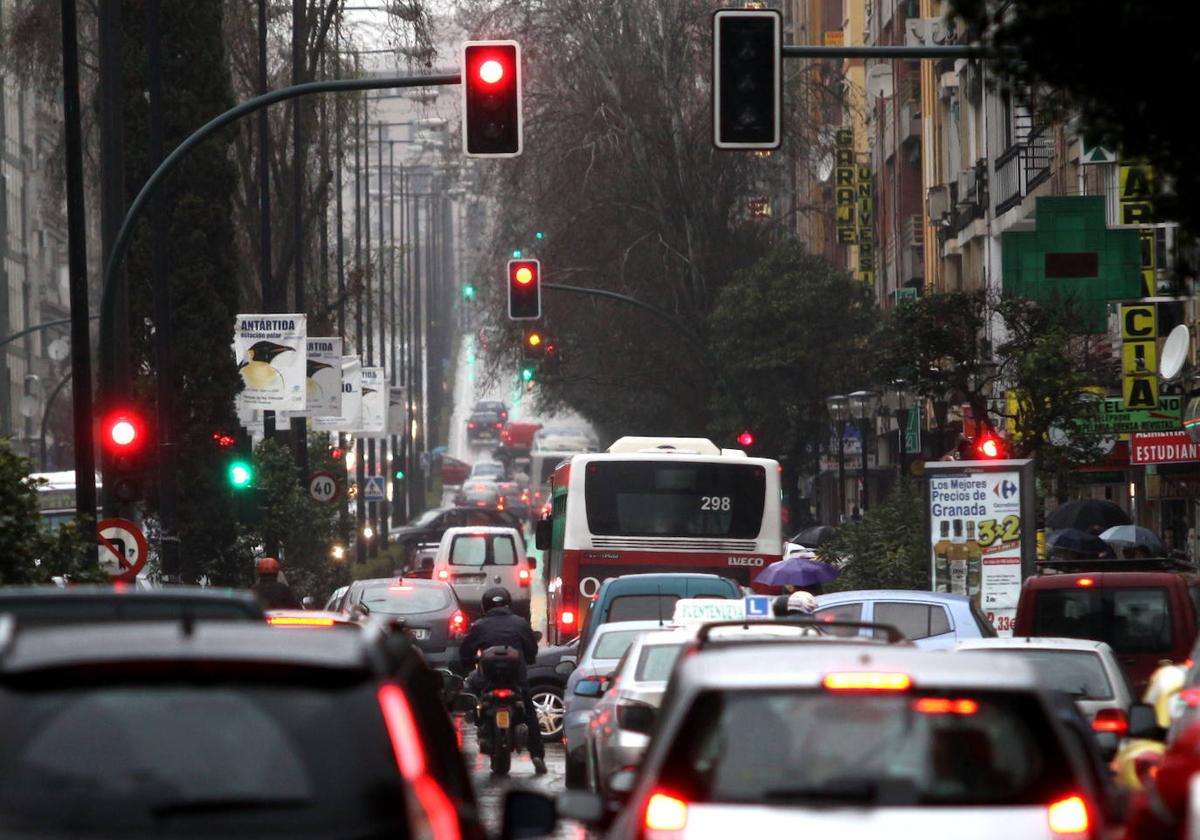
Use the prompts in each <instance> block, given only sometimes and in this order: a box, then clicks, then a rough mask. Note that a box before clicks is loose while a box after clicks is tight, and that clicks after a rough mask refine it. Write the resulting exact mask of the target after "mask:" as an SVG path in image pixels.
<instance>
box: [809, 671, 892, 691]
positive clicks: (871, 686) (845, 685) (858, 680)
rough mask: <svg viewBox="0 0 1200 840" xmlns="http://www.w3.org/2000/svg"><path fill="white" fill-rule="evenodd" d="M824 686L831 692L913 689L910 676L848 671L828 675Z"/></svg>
mask: <svg viewBox="0 0 1200 840" xmlns="http://www.w3.org/2000/svg"><path fill="white" fill-rule="evenodd" d="M824 685H825V687H826V688H827V689H829V690H830V691H907V690H908V689H910V688H912V678H911V677H909V676H908V674H896V673H885V672H879V671H846V672H835V673H832V674H826V675H825V680H824Z"/></svg>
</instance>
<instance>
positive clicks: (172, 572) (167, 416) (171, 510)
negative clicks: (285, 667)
mask: <svg viewBox="0 0 1200 840" xmlns="http://www.w3.org/2000/svg"><path fill="white" fill-rule="evenodd" d="M161 5H162V0H149V2H148V3H147V4H146V42H147V59H148V63H149V68H148V69H149V75H150V85H149V88H150V90H149V92H150V160H152V161H154V162H155V163H158V162H160V161H161V160H162V158H163V90H162V31H161V27H160V21H161V16H160V12H161ZM153 216H154V224H153V236H152V238H151V247H152V258H153V268H154V272H153V273H154V355H155V360H154V361H155V366H156V367H157V370H156V371H155V386H154V393H155V403H156V406H155V408H156V410H157V421H158V430H157V431H158V434H157V438H158V523H159V529H158V550H159V558H160V562H161V564H162V574H163V578H164V580H168V581H179V580H180V576H181V574H182V573H183V568H182V565H181V557H180V551H179V548H180V546H179V538H178V536H176V533H175V528H176V517H177V512H178V505H179V484H178V482H179V466H178V458H177V450H176V444H175V407H174V401H173V396H174V392H175V387H174V386H175V375H174V369H175V367H174V359H173V357H172V353H171V282H170V278H169V277H168V275H167V223H166V213H165V211H164V208H163V206H162V201H161V200H160V199H155V201H154V214H153ZM188 577H189V581H190V577H191V576H190V575H189V576H188Z"/></svg>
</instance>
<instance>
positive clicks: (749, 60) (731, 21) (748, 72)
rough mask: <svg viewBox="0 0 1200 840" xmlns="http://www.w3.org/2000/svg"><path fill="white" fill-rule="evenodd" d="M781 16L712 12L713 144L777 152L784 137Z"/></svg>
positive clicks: (752, 11) (764, 12) (740, 11)
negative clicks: (774, 150)
mask: <svg viewBox="0 0 1200 840" xmlns="http://www.w3.org/2000/svg"><path fill="white" fill-rule="evenodd" d="M782 69H783V18H782V16H781V15H780V13H779V12H778V11H777V10H775V9H720V10H718V11H717V12H716V13H714V14H713V143H714V144H715V145H716V146H717V148H719V149H777V148H779V144H780V141H781V139H782V136H783V131H782V113H783V75H782Z"/></svg>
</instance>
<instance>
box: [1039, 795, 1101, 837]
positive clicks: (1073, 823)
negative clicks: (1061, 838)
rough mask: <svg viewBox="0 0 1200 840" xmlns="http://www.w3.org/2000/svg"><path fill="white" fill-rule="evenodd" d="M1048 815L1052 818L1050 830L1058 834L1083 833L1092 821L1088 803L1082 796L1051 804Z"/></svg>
mask: <svg viewBox="0 0 1200 840" xmlns="http://www.w3.org/2000/svg"><path fill="white" fill-rule="evenodd" d="M1046 816H1047V818H1048V819H1049V820H1050V830H1051V831H1053V832H1055V833H1057V834H1083V833H1084V832H1085V831H1087V830H1088V826H1089V824H1090V822H1091V821H1090V820H1089V819H1088V810H1087V803H1085V802H1084V801H1083V797H1081V796H1068V797H1067V798H1066V799H1060V800H1058V801H1057V802H1055V803H1054V804H1052V805H1051V806H1050V808H1049V811H1048V812H1047V814H1046Z"/></svg>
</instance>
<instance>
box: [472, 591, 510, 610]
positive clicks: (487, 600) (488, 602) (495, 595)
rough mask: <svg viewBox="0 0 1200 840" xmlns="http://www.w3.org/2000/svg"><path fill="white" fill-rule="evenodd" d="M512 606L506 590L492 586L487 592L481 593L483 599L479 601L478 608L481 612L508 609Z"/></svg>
mask: <svg viewBox="0 0 1200 840" xmlns="http://www.w3.org/2000/svg"><path fill="white" fill-rule="evenodd" d="M511 605H512V596H511V595H509V594H508V590H507V589H505V588H504V587H503V586H493V587H492V588H491V589H489V590H488V591H487V592H484V593H483V599H482V600H481V601H480V606H482V607H483V611H484V612H487V611H488V610H494V609H495V608H496V607H508V606H511Z"/></svg>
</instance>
